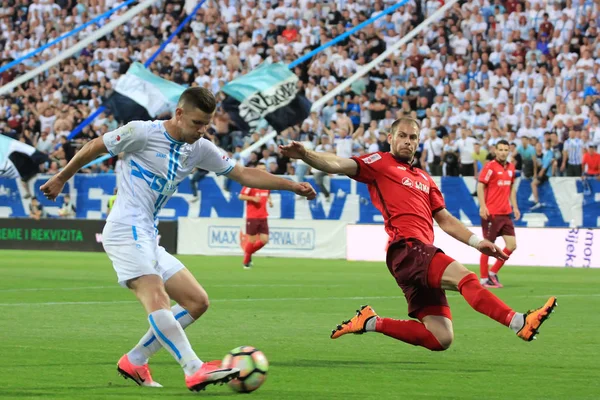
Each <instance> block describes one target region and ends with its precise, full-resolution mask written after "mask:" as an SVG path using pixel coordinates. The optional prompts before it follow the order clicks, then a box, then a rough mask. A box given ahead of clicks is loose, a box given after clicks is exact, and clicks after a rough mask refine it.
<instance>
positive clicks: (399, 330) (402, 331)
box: [375, 318, 444, 351]
mask: <svg viewBox="0 0 600 400" xmlns="http://www.w3.org/2000/svg"><path fill="white" fill-rule="evenodd" d="M375 331H377V332H380V333H383V334H384V335H386V336H389V337H391V338H394V339H398V340H402V341H403V342H405V343H409V344H412V345H414V346H423V347H425V348H427V349H429V350H432V351H442V350H444V348H443V347H442V345H441V344H440V342H438V340H437V339H436V338H435V336H433V333H431V332H430V331H428V330H427V328H425V325H423V324H422V323H421V322H417V321H413V320H407V321H402V320H397V319H391V318H377V321H376V322H375Z"/></svg>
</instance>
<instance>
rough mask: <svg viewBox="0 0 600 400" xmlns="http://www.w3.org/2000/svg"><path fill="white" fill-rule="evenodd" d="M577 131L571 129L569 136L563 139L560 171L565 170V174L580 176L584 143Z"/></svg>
mask: <svg viewBox="0 0 600 400" xmlns="http://www.w3.org/2000/svg"><path fill="white" fill-rule="evenodd" d="M579 136H580V135H579V132H578V131H576V130H574V129H571V130H570V131H569V138H568V139H567V140H566V141H565V144H564V147H563V161H562V166H561V168H560V169H561V171H565V169H566V172H567V176H576V177H580V176H582V172H583V170H582V168H581V163H582V161H583V150H584V148H583V147H584V143H583V141H582V140H581V138H580V137H579Z"/></svg>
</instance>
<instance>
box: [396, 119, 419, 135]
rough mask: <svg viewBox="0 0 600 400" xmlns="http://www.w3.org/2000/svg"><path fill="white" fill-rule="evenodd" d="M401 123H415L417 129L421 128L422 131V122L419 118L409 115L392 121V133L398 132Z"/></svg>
mask: <svg viewBox="0 0 600 400" xmlns="http://www.w3.org/2000/svg"><path fill="white" fill-rule="evenodd" d="M400 124H412V125H414V126H416V127H417V129H418V130H419V132H421V123H420V122H419V120H418V119H415V118H411V117H407V116H403V117H400V118H398V119H397V120H395V121H394V122H393V123H392V127H391V128H390V133H391V134H392V135H394V134H396V132H397V131H398V127H399V126H400Z"/></svg>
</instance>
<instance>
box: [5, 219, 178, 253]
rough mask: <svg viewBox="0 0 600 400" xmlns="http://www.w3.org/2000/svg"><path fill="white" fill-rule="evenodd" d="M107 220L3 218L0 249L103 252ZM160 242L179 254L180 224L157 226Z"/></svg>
mask: <svg viewBox="0 0 600 400" xmlns="http://www.w3.org/2000/svg"><path fill="white" fill-rule="evenodd" d="M104 224H105V221H103V220H89V219H40V220H34V219H27V218H13V219H0V249H4V250H7V249H12V250H65V251H97V252H103V251H104V249H103V247H102V230H103V229H104ZM158 230H159V236H158V240H159V243H160V245H161V246H163V247H164V248H165V249H166V250H167V251H168V252H170V253H172V254H175V253H176V252H177V221H164V222H161V223H160V224H159V227H158Z"/></svg>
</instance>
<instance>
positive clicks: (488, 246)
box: [477, 239, 508, 260]
mask: <svg viewBox="0 0 600 400" xmlns="http://www.w3.org/2000/svg"><path fill="white" fill-rule="evenodd" d="M477 250H479V251H480V252H482V253H483V254H485V255H488V256H491V257H494V258H496V259H500V260H508V256H507V255H506V254H505V253H504V252H503V251H502V249H501V248H500V247H498V246H496V245H495V244H494V243H492V242H490V241H489V240H487V239H484V240H483V241H482V242H481V243H479V246H477Z"/></svg>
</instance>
